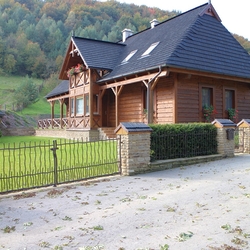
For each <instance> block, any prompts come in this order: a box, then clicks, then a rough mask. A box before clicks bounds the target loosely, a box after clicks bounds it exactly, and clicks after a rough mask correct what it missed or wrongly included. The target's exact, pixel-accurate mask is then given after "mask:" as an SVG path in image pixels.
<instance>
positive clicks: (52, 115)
mask: <svg viewBox="0 0 250 250" xmlns="http://www.w3.org/2000/svg"><path fill="white" fill-rule="evenodd" d="M54 106H55V101H51V102H50V108H51V127H52V128H54V118H55V112H54Z"/></svg>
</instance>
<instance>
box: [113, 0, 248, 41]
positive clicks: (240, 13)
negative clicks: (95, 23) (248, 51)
mask: <svg viewBox="0 0 250 250" xmlns="http://www.w3.org/2000/svg"><path fill="white" fill-rule="evenodd" d="M117 2H120V3H128V4H130V3H134V4H135V5H139V6H140V5H146V6H148V7H157V8H160V9H162V10H169V11H172V10H178V11H181V12H185V11H188V10H191V9H193V8H195V7H197V6H200V5H202V4H205V3H207V2H208V0H117ZM211 3H212V5H213V6H214V8H215V10H216V12H217V14H218V15H219V17H220V19H221V20H222V24H223V25H224V26H225V27H226V28H227V29H228V31H229V32H231V33H233V34H237V35H240V36H243V37H244V38H247V39H248V40H249V41H250V14H249V9H250V1H249V0H237V1H233V0H211Z"/></svg>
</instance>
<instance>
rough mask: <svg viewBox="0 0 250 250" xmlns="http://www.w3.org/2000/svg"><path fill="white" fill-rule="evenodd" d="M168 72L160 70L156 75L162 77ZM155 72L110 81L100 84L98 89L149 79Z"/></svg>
mask: <svg viewBox="0 0 250 250" xmlns="http://www.w3.org/2000/svg"><path fill="white" fill-rule="evenodd" d="M167 73H168V71H166V70H165V71H162V72H161V73H160V74H159V76H158V77H163V76H166V75H167ZM156 74H157V72H155V73H153V74H149V75H144V76H139V77H136V78H131V79H127V80H123V81H119V82H114V83H110V84H106V85H103V86H100V89H101V90H102V89H110V88H113V87H116V86H122V85H128V84H132V83H136V82H141V81H143V80H150V79H152V78H153V77H155V75H156Z"/></svg>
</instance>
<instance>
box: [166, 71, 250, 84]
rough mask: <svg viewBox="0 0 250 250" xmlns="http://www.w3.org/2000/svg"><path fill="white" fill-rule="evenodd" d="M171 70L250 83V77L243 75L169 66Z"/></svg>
mask: <svg viewBox="0 0 250 250" xmlns="http://www.w3.org/2000/svg"><path fill="white" fill-rule="evenodd" d="M169 71H170V72H175V73H184V74H191V75H197V76H205V77H212V78H217V79H225V80H231V81H238V82H246V83H250V79H248V78H241V77H236V76H228V75H220V74H215V73H209V72H201V71H196V70H188V69H179V68H169ZM232 72H233V69H232Z"/></svg>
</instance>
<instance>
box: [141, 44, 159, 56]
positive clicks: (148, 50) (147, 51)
mask: <svg viewBox="0 0 250 250" xmlns="http://www.w3.org/2000/svg"><path fill="white" fill-rule="evenodd" d="M158 44H159V42H156V43H153V44H151V45H150V47H149V48H148V49H147V50H146V51H145V52H144V53H143V54H142V55H141V56H142V57H143V56H148V55H149V54H150V53H151V52H152V51H153V49H155V47H156V46H157V45H158Z"/></svg>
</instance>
